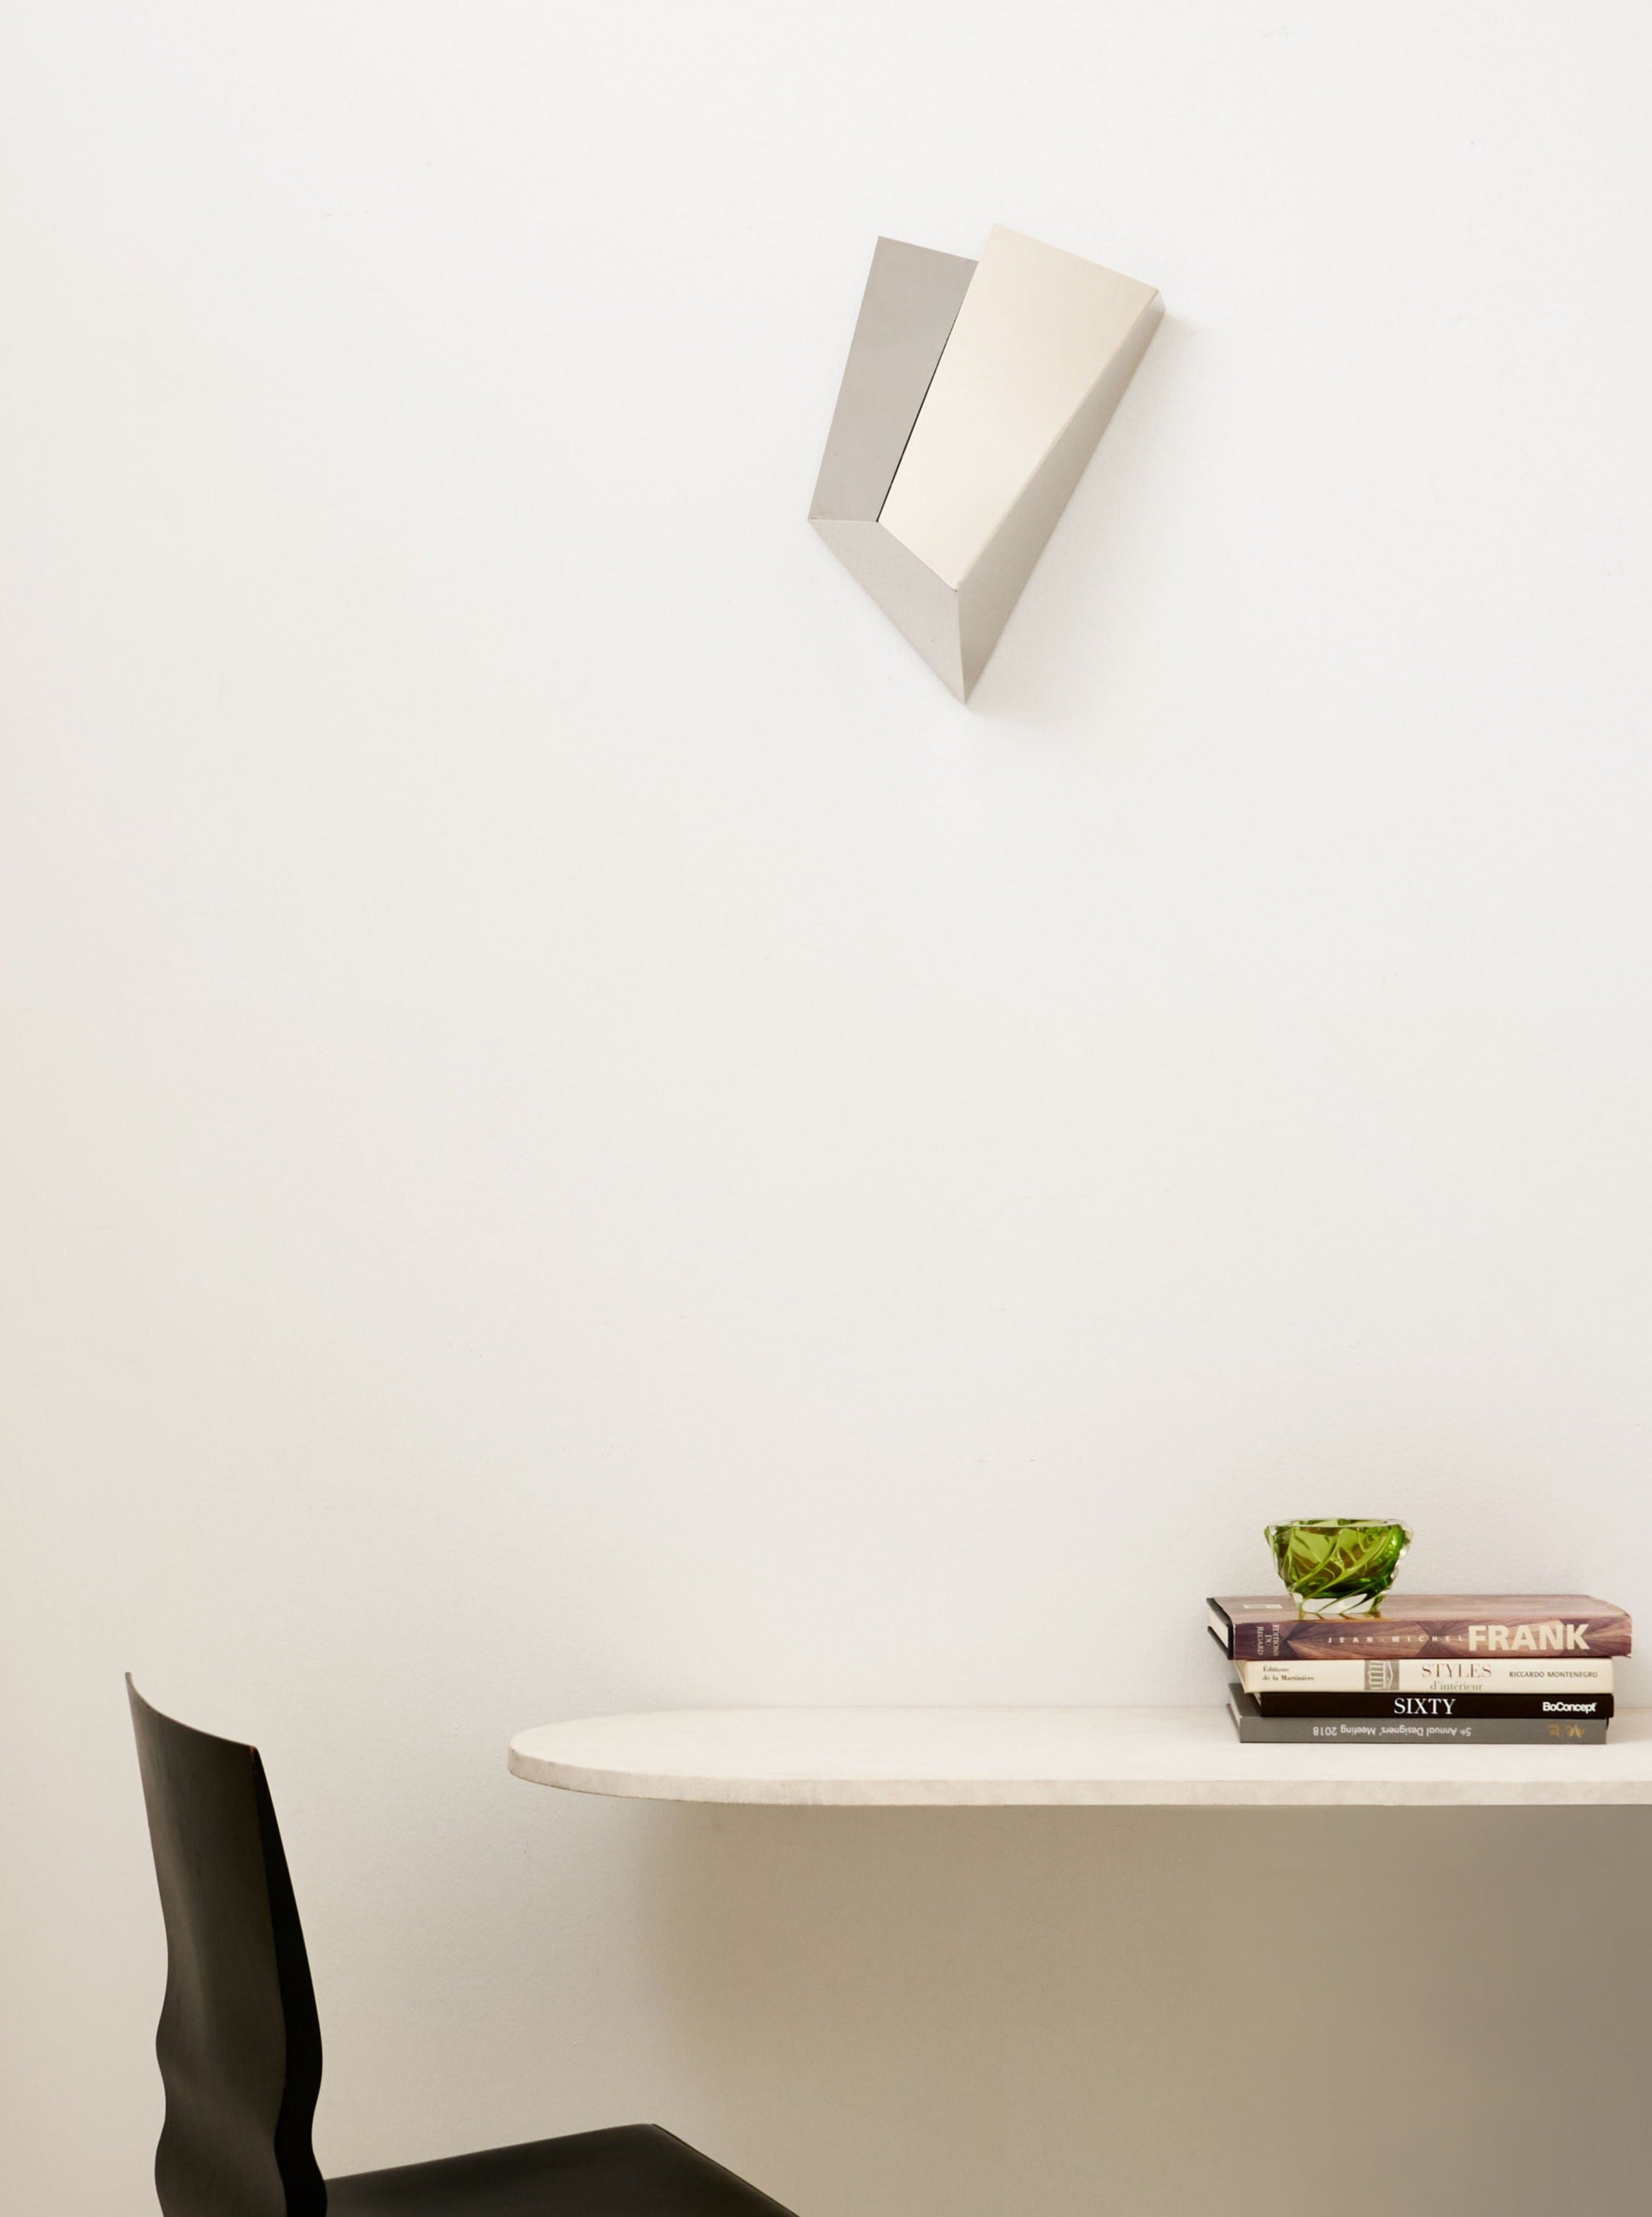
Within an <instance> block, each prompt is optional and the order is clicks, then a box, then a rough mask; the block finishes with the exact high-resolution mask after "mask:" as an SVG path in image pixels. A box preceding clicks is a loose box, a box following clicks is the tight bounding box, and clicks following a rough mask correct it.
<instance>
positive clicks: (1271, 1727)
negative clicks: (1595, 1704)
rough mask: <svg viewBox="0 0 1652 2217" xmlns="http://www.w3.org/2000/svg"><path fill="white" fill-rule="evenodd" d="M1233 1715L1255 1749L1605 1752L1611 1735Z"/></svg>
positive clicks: (1588, 1727) (1519, 1723)
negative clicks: (1557, 1749) (1434, 1748)
mask: <svg viewBox="0 0 1652 2217" xmlns="http://www.w3.org/2000/svg"><path fill="white" fill-rule="evenodd" d="M1228 1715H1229V1716H1230V1717H1231V1718H1232V1719H1233V1721H1234V1726H1235V1728H1236V1729H1237V1731H1238V1733H1239V1737H1240V1738H1241V1740H1242V1741H1243V1742H1244V1743H1245V1744H1246V1745H1247V1746H1253V1747H1255V1746H1263V1747H1304V1746H1312V1747H1327V1746H1339V1745H1340V1746H1345V1747H1422V1746H1430V1747H1432V1746H1439V1747H1575V1746H1578V1745H1583V1746H1586V1747H1599V1746H1600V1745H1602V1744H1603V1743H1604V1741H1605V1739H1606V1730H1607V1727H1606V1720H1605V1719H1604V1718H1602V1719H1599V1720H1593V1721H1592V1720H1584V1721H1582V1722H1581V1723H1576V1722H1568V1721H1562V1720H1561V1719H1559V1718H1555V1719H1551V1720H1550V1721H1549V1722H1547V1723H1545V1722H1544V1721H1542V1720H1539V1719H1538V1718H1536V1717H1488V1718H1487V1719H1485V1720H1483V1721H1480V1722H1474V1723H1469V1722H1464V1721H1463V1720H1459V1719H1457V1718H1455V1717H1453V1718H1450V1719H1442V1718H1425V1717H1323V1718H1316V1717H1259V1716H1241V1714H1239V1712H1238V1710H1237V1709H1235V1708H1232V1707H1231V1706H1230V1707H1229V1709H1228Z"/></svg>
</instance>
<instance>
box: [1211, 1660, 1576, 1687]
mask: <svg viewBox="0 0 1652 2217" xmlns="http://www.w3.org/2000/svg"><path fill="white" fill-rule="evenodd" d="M1239 1677H1240V1683H1241V1685H1242V1686H1243V1687H1244V1689H1245V1691H1246V1692H1247V1694H1256V1695H1262V1694H1273V1693H1287V1692H1289V1693H1298V1694H1587V1695H1595V1694H1610V1693H1611V1692H1612V1664H1611V1663H1610V1662H1609V1661H1607V1660H1606V1659H1604V1658H1603V1659H1601V1660H1599V1661H1597V1660H1596V1659H1595V1658H1593V1657H1592V1656H1586V1657H1581V1658H1579V1659H1578V1660H1577V1661H1575V1662H1572V1663H1557V1662H1550V1663H1524V1662H1522V1663H1512V1662H1507V1661H1498V1662H1488V1661H1486V1660H1485V1658H1483V1657H1476V1658H1475V1659H1473V1660H1472V1661H1469V1660H1465V1659H1463V1658H1461V1657H1458V1656H1454V1655H1432V1656H1428V1655H1424V1656H1414V1657H1413V1656H1399V1657H1392V1658H1389V1657H1383V1658H1378V1657H1376V1656H1370V1657H1367V1658H1365V1659H1364V1660H1363V1661H1361V1660H1359V1659H1358V1658H1350V1659H1347V1660H1345V1661H1342V1662H1330V1663H1315V1662H1310V1661H1309V1660H1307V1659H1306V1658H1302V1659H1298V1658H1296V1657H1291V1656H1285V1657H1281V1658H1279V1659H1278V1661H1277V1662H1268V1663H1241V1664H1240V1665H1239Z"/></svg>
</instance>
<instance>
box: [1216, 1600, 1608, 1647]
mask: <svg viewBox="0 0 1652 2217" xmlns="http://www.w3.org/2000/svg"><path fill="white" fill-rule="evenodd" d="M1210 1630H1211V1633H1212V1634H1213V1636H1214V1637H1215V1639H1216V1641H1217V1643H1218V1644H1219V1646H1221V1648H1222V1652H1223V1653H1224V1654H1225V1655H1228V1656H1230V1657H1231V1658H1232V1659H1233V1660H1234V1662H1236V1663H1257V1662H1270V1661H1272V1660H1273V1659H1275V1658H1278V1657H1282V1656H1290V1657H1293V1658H1296V1659H1297V1660H1299V1661H1302V1662H1333V1661H1340V1660H1344V1659H1354V1658H1364V1657H1368V1656H1369V1657H1383V1656H1386V1657H1391V1658H1406V1657H1409V1656H1414V1655H1475V1656H1481V1655H1483V1656H1487V1657H1491V1656H1506V1657H1508V1658H1513V1657H1515V1656H1531V1657H1534V1658H1535V1657H1539V1656H1557V1657H1560V1656H1568V1655H1627V1654H1628V1653H1629V1652H1630V1621H1629V1617H1628V1615H1627V1614H1626V1612H1625V1611H1624V1610H1623V1609H1619V1608H1618V1607H1617V1605H1616V1604H1615V1603H1612V1602H1609V1601H1597V1600H1595V1599H1594V1598H1593V1596H1591V1595H1588V1594H1388V1595H1385V1596H1384V1597H1383V1609H1382V1614H1381V1615H1380V1616H1379V1615H1371V1616H1340V1617H1339V1616H1304V1615H1302V1611H1301V1609H1299V1607H1298V1605H1297V1603H1296V1600H1295V1599H1294V1598H1293V1596H1290V1594H1277V1595H1276V1594H1239V1595H1222V1596H1212V1597H1211V1600H1210Z"/></svg>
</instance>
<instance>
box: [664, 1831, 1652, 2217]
mask: <svg viewBox="0 0 1652 2217" xmlns="http://www.w3.org/2000/svg"><path fill="white" fill-rule="evenodd" d="M1649 1824H1652V1815H1649V1813H1645V1812H1641V1811H1636V1810H1603V1811H1597V1812H1587V1811H1568V1810H1507V1811H1500V1810H1495V1809H1484V1810H1460V1811H1438V1812H1436V1811H1388V1810H1370V1811H1359V1810H1351V1811H1336V1810H1312V1811H1297V1812H1292V1811H1278V1810H1258V1811H1210V1812H1204V1811H1180V1810H977V1811H938V1810H789V1809H724V1810H714V1809H699V1808H695V1809H689V1808H684V1809H680V1810H675V1811H672V1812H671V1813H670V1816H669V1820H668V1821H667V1822H666V1823H665V1824H663V1825H661V1827H660V1828H659V1832H658V1834H657V1835H656V1846H655V1850H654V1853H655V1856H656V1857H657V1867H656V1868H655V1871H654V1873H653V1880H652V1883H651V1884H650V1885H649V1886H648V1887H647V1893H646V1899H647V1903H648V1905H649V1906H648V1909H647V1911H646V1912H645V1913H646V1914H647V1916H648V1917H650V1918H651V1919H652V1924H651V1930H650V1944H651V1948H652V1951H653V1955H654V1960H655V1963H656V1967H657V1969H658V1971H659V1975H660V1977H661V1981H662V1992H661V1996H660V2001H661V2006H662V2007H663V2008H664V2009H665V2010H666V2011H667V2012H668V2013H669V2015H670V2016H671V2021H672V2022H673V2024H674V2027H675V2029H676V2031H677V2033H678V2035H679V2037H680V2039H681V2041H682V2044H683V2048H684V2056H685V2060H686V2062H687V2064H688V2066H690V2069H692V2070H693V2071H694V2072H696V2074H697V2075H698V2078H699V2083H700V2085H701V2090H702V2108H701V2109H700V2110H699V2113H698V2115H696V2118H695V2119H694V2120H692V2123H693V2126H694V2128H695V2131H696V2134H697V2135H699V2136H700V2137H701V2139H702V2145H704V2146H709V2147H711V2148H714V2149H715V2151H716V2152H717V2153H718V2154H719V2155H720V2156H721V2157H722V2158H723V2159H724V2160H726V2161H728V2162H730V2163H732V2164H733V2165H735V2166H736V2167H737V2168H739V2169H741V2170H743V2171H746V2173H747V2175H748V2176H750V2177H755V2178H758V2179H759V2180H761V2181H762V2182H763V2183H764V2184H765V2185H766V2186H767V2187H768V2188H769V2189H770V2192H772V2193H775V2194H777V2195H779V2196H780V2197H781V2198H782V2199H783V2200H786V2201H788V2202H790V2203H791V2204H792V2206H794V2207H795V2208H797V2209H798V2210H799V2211H800V2212H801V2213H803V2217H1024V2213H1031V2212H1034V2211H1036V2212H1038V2213H1039V2217H1067V2213H1072V2217H1079V2214H1080V2213H1081V2212H1082V2213H1084V2217H1097V2213H1098V2212H1111V2211H1115V2210H1117V2212H1119V2213H1121V2217H1122V2213H1125V2212H1128V2213H1129V2217H1186V2213H1187V2212H1188V2211H1189V2210H1191V2209H1195V2208H1199V2209H1210V2210H1214V2211H1221V2212H1222V2213H1223V2217H1278V2211H1279V2210H1280V2209H1281V2208H1290V2207H1293V2206H1301V2197H1302V2196H1303V2195H1308V2194H1312V2195H1314V2196H1315V2197H1316V2198H1317V2197H1319V2196H1321V2195H1327V2194H1328V2195H1330V2197H1331V2198H1332V2199H1333V2201H1334V2203H1335V2206H1336V2207H1337V2208H1338V2209H1339V2210H1340V2211H1341V2212H1344V2213H1347V2217H1367V2213H1370V2217H1376V2213H1378V2212H1381V2213H1383V2217H1396V2213H1399V2212H1403V2213H1405V2217H1437V2213H1438V2217H1448V2214H1449V2217H1465V2213H1467V2214H1468V2217H1488V2214H1489V2213H1493V2212H1494V2213H1496V2217H1527V2213H1531V2217H1538V2213H1539V2212H1541V2213H1544V2217H1552V2214H1553V2212H1555V2211H1556V2210H1557V2209H1568V2210H1572V2211H1591V2212H1599V2213H1604V2212H1606V2211H1609V2210H1611V2209H1613V2208H1624V2207H1639V2206H1640V2201H1639V2195H1640V2185H1639V2182H1643V2180H1644V2178H1645V2176H1646V2173H1647V2169H1648V2165H1649V2162H1652V2115H1649V2105H1648V2103H1647V2102H1646V2099H1645V2093H1644V2087H1645V2080H1646V2069H1647V2048H1648V2045H1649V2037H1652V2035H1649V2032H1648V2029H1647V2025H1646V2009H1647V1998H1648V1995H1649V1992H1652V1899H1649V1889H1648V1887H1647V1886H1646V1882H1645V1879H1646V1869H1647V1857H1648V1851H1649V1849H1652V1831H1649ZM664 2121H665V2122H666V2123H671V2122H673V2121H674V2120H671V2119H670V2118H667V2119H665V2120H664ZM688 2122H689V2121H686V2120H685V2121H684V2126H685V2127H686V2124H687V2123H688Z"/></svg>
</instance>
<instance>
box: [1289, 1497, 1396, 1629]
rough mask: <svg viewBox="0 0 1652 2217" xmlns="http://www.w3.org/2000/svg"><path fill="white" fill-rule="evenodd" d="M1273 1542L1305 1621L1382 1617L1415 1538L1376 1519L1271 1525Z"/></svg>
mask: <svg viewBox="0 0 1652 2217" xmlns="http://www.w3.org/2000/svg"><path fill="white" fill-rule="evenodd" d="M1267 1542H1268V1545H1269V1547H1271V1548H1272V1550H1273V1563H1274V1568H1275V1569H1276V1570H1277V1571H1278V1573H1279V1576H1280V1578H1281V1579H1282V1580H1283V1582H1284V1585H1285V1587H1286V1589H1287V1590H1289V1591H1290V1592H1291V1593H1293V1594H1295V1595H1296V1599H1297V1602H1298V1603H1300V1605H1301V1607H1302V1610H1303V1613H1304V1614H1305V1615H1310V1616H1365V1615H1372V1616H1377V1615H1381V1614H1382V1607H1381V1604H1382V1599H1383V1595H1384V1594H1385V1593H1386V1592H1387V1591H1388V1590H1389V1587H1390V1586H1391V1585H1392V1584H1394V1573H1395V1571H1397V1570H1398V1569H1399V1567H1400V1558H1401V1555H1403V1554H1404V1553H1405V1551H1406V1549H1407V1548H1408V1547H1409V1546H1410V1545H1411V1535H1410V1533H1409V1532H1408V1531H1407V1530H1406V1528H1405V1526H1404V1525H1403V1524H1384V1523H1379V1522H1377V1520H1376V1518H1374V1517H1370V1516H1306V1517H1299V1518H1298V1519H1297V1520H1296V1522H1295V1523H1292V1524H1270V1525H1269V1526H1268V1528H1267Z"/></svg>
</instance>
